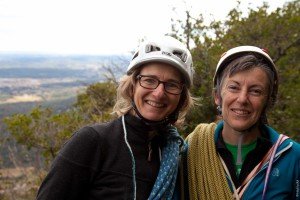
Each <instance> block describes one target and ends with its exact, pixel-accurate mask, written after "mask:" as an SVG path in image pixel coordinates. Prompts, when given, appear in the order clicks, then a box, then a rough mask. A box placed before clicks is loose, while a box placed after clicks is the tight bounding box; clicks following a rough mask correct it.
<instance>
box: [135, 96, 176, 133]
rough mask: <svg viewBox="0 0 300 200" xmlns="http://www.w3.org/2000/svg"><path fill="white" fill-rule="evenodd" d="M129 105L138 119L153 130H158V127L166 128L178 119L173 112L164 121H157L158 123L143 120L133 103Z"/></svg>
mask: <svg viewBox="0 0 300 200" xmlns="http://www.w3.org/2000/svg"><path fill="white" fill-rule="evenodd" d="M131 105H132V107H133V109H134V111H135V113H136V114H137V115H138V117H139V118H140V119H141V120H142V121H143V122H144V123H145V124H146V125H148V126H151V127H153V128H159V127H162V126H166V125H168V124H174V123H175V122H176V121H177V118H178V111H177V110H175V111H174V112H173V113H172V114H171V115H169V116H167V117H165V118H164V119H162V120H159V121H153V120H148V119H146V118H144V117H143V116H142V114H141V113H140V112H139V110H138V109H137V107H136V105H135V103H134V101H131Z"/></svg>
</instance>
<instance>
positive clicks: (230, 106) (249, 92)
mask: <svg viewBox="0 0 300 200" xmlns="http://www.w3.org/2000/svg"><path fill="white" fill-rule="evenodd" d="M268 84H269V83H268V77H267V74H266V72H265V71H263V70H262V69H261V68H258V67H254V68H251V69H249V70H245V71H240V72H237V73H236V74H233V75H232V76H230V77H225V80H224V82H223V84H222V88H221V98H219V97H218V96H216V97H215V103H216V104H217V105H221V107H222V116H223V120H224V129H223V130H225V131H231V132H232V131H238V132H243V131H245V130H248V129H250V128H252V127H253V126H254V125H255V124H256V123H257V122H258V121H259V119H260V116H261V114H262V112H263V110H264V109H265V106H266V104H267V98H268V92H269V91H268V88H269V86H268Z"/></svg>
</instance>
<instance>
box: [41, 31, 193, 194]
mask: <svg viewBox="0 0 300 200" xmlns="http://www.w3.org/2000/svg"><path fill="white" fill-rule="evenodd" d="M192 76H193V67H192V57H191V54H190V52H189V50H188V49H187V48H186V47H185V46H184V45H183V44H182V43H180V42H179V41H178V40H176V39H174V38H172V37H168V36H165V37H163V38H162V39H160V40H154V41H146V42H143V43H142V44H141V45H140V46H139V48H138V50H137V51H136V53H135V54H134V56H133V58H132V60H131V62H130V64H129V66H128V69H127V75H125V76H124V77H122V78H121V81H120V84H119V86H118V89H117V101H116V104H115V107H114V112H115V113H116V114H117V115H118V116H119V118H117V119H116V120H113V121H111V122H109V123H105V124H97V125H94V126H88V127H84V128H82V129H80V130H79V131H77V132H76V133H75V134H74V135H73V136H72V138H71V139H70V140H69V141H68V142H67V143H66V144H65V145H64V147H63V148H62V149H61V151H60V153H59V155H58V156H57V157H56V159H55V160H54V162H53V164H52V167H51V169H50V172H49V173H48V175H47V176H46V178H45V180H44V181H43V183H42V185H41V187H40V188H39V191H38V194H37V199H43V200H45V199H49V200H50V199H51V200H57V199H72V200H74V199H75V200H76V199H126V200H127V199H141V200H145V199H172V198H174V197H175V193H174V190H175V189H174V188H175V182H176V177H177V172H178V162H179V153H180V149H181V145H182V144H183V140H182V138H181V137H180V136H179V134H178V132H177V129H176V128H175V125H176V126H178V125H180V124H182V123H183V121H184V117H185V114H186V112H187V111H188V109H189V108H190V107H191V106H192V104H193V99H192V97H191V96H190V93H189V88H190V87H191V84H192Z"/></svg>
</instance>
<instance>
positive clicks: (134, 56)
mask: <svg viewBox="0 0 300 200" xmlns="http://www.w3.org/2000/svg"><path fill="white" fill-rule="evenodd" d="M138 55H139V52H138V51H137V52H135V54H134V55H133V57H132V59H131V60H134V59H135V58H136V57H138Z"/></svg>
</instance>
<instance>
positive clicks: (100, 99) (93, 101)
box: [75, 82, 116, 122]
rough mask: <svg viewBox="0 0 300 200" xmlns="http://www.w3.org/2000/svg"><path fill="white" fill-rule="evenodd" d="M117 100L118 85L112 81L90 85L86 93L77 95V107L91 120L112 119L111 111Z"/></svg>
mask: <svg viewBox="0 0 300 200" xmlns="http://www.w3.org/2000/svg"><path fill="white" fill-rule="evenodd" d="M115 100H116V85H115V84H114V83H111V82H105V83H96V84H93V85H90V86H88V88H87V89H86V91H85V93H83V94H79V95H78V96H77V102H76V104H75V108H77V109H78V110H80V112H81V114H82V115H83V116H84V117H85V118H86V119H88V120H90V121H91V122H97V121H100V122H103V121H109V120H111V119H112V116H111V114H110V113H111V111H112V107H113V106H114V104H115Z"/></svg>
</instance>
